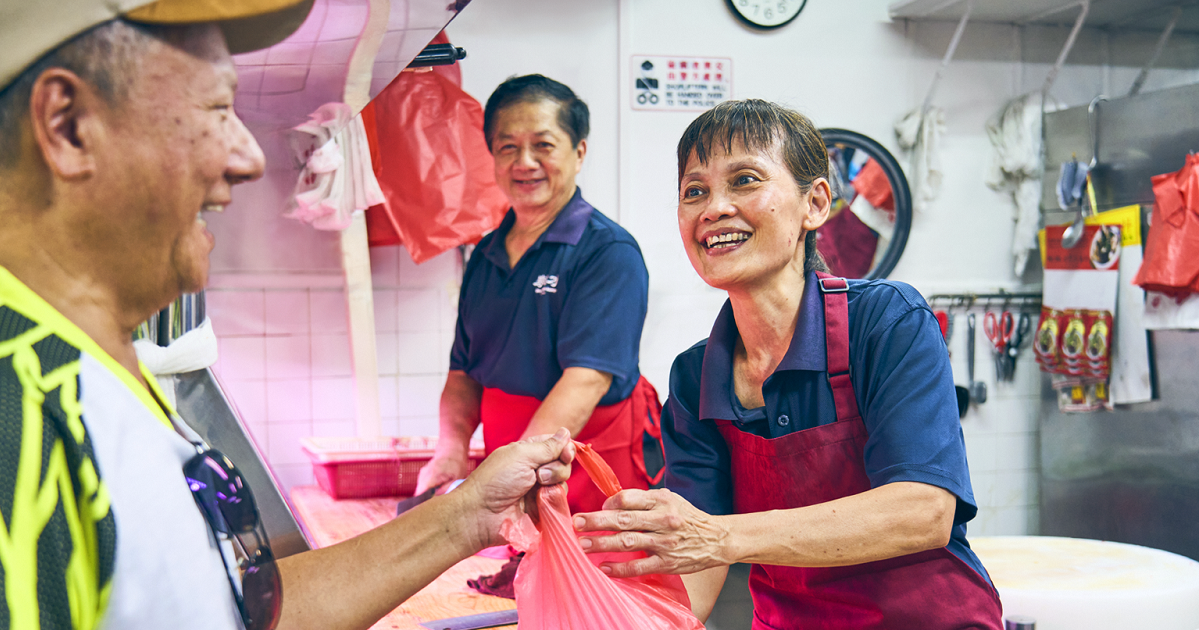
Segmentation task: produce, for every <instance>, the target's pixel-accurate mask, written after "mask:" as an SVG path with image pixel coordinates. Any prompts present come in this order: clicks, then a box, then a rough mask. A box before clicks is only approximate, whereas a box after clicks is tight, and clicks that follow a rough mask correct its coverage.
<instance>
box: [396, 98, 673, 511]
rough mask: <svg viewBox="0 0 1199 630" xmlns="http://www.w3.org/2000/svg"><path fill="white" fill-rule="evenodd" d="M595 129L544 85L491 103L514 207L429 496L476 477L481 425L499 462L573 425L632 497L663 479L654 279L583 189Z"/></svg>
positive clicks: (425, 482) (584, 499) (455, 353)
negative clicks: (655, 446)
mask: <svg viewBox="0 0 1199 630" xmlns="http://www.w3.org/2000/svg"><path fill="white" fill-rule="evenodd" d="M588 126H589V124H588V112H587V105H586V104H584V103H583V102H582V101H581V100H579V98H578V97H577V96H576V95H575V94H574V92H573V91H571V89H570V88H568V87H567V86H565V85H562V84H561V83H558V82H557V81H554V80H552V79H548V78H546V77H543V76H540V75H528V76H522V77H513V78H511V79H508V80H507V81H505V82H504V83H502V84H501V85H500V86H499V87H498V88H496V90H495V92H494V93H493V94H492V95H491V98H489V99H488V101H487V107H486V109H485V110H484V115H483V131H484V134H485V135H486V139H487V144H488V148H489V149H490V150H491V153H492V155H493V157H494V158H495V176H496V183H497V184H498V185H499V187H500V189H501V190H502V191H503V192H504V194H505V195H507V197H508V200H509V201H510V202H511V203H512V207H511V209H510V210H509V211H508V212H507V214H506V215H505V217H504V220H503V222H502V223H501V224H500V225H499V227H498V228H496V230H495V231H493V232H492V233H490V234H488V235H487V236H485V237H483V239H482V240H481V241H480V242H479V244H478V246H477V247H476V248H475V250H474V253H473V254H472V255H471V258H470V260H469V262H468V263H467V265H466V269H465V271H464V273H463V280H462V289H461V293H460V296H459V300H458V325H457V329H456V331H455V336H454V346H453V349H452V351H451V353H450V371H449V375H448V377H447V378H446V384H445V389H444V390H443V392H442V395H441V406H440V411H441V414H440V416H441V417H440V440H439V442H438V445H437V451H436V453H435V455H434V457H433V459H432V460H431V461H430V462H429V464H428V465H426V466H425V467H424V469H422V470H421V473H420V477H419V479H418V483H417V488H416V492H417V493H418V494H419V493H421V492H423V491H424V490H425V489H427V488H431V487H434V486H438V485H440V484H443V483H445V482H448V481H452V480H454V479H459V478H461V477H464V476H466V473H467V470H468V460H467V453H468V446H467V444H468V442H469V440H470V437H471V435H472V434H473V433H474V431H475V429H476V428H477V427H478V426H479V424H480V423H482V425H483V439H484V442H485V445H486V449H487V453H488V454H490V453H491V452H492V451H494V450H495V449H497V448H499V447H501V446H503V445H505V444H508V443H511V442H514V441H517V440H519V439H521V438H522V437H527V436H532V435H539V434H546V433H554V432H555V431H556V430H557V429H558V428H560V427H566V428H567V429H569V430H570V432H571V435H572V436H573V437H574V438H575V439H577V440H580V441H582V442H586V443H590V444H591V445H592V447H593V448H595V450H596V451H597V452H599V453H600V454H601V455H603V456H604V458H605V459H607V461H608V462H610V463H611V464H612V467H613V469H614V470H615V471H616V474H617V477H618V478H619V479H620V482H621V484H622V485H623V487H626V488H647V487H649V484H651V483H654V482H656V481H657V478H651V476H650V475H649V474H647V472H646V469H645V462H644V458H643V452H642V448H643V439H644V436H645V434H646V433H649V434H650V435H651V436H654V437H657V435H658V428H657V422H658V417H659V412H660V409H661V406H660V404H659V402H658V395H657V393H656V392H655V391H654V388H653V387H652V386H651V385H650V384H649V382H648V381H646V380H645V379H644V378H642V377H641V374H640V372H639V370H638V365H637V363H638V347H639V345H640V341H641V328H642V325H643V324H644V323H645V312H646V308H647V304H648V290H649V274H648V272H647V271H646V268H645V261H644V260H642V257H641V250H640V249H639V247H638V246H637V242H636V241H635V240H634V239H633V237H632V236H631V235H629V233H628V232H627V231H625V230H624V229H623V228H621V227H620V226H619V225H617V224H616V223H615V222H614V221H612V220H611V219H609V218H607V217H605V216H604V215H603V214H602V213H600V212H599V211H598V210H596V209H595V208H594V207H592V206H591V204H589V203H587V201H586V200H585V199H584V198H583V195H582V192H581V191H580V190H579V187H578V186H577V185H576V184H575V177H576V175H578V173H579V171H580V169H581V168H582V165H583V159H584V157H585V156H586V153H587V132H588ZM659 474H660V473H659ZM584 477H585V473H584V472H583V471H582V468H580V467H578V466H576V467H575V474H574V476H572V478H571V481H570V490H569V495H568V498H569V502H570V506H571V509H572V510H575V511H582V510H596V509H599V508H600V506H601V505H602V504H603V501H604V498H605V497H604V495H603V494H602V493H600V492H599V490H598V489H597V488H596V487H595V486H594V484H592V483H590V481H588V480H587V479H586V478H584Z"/></svg>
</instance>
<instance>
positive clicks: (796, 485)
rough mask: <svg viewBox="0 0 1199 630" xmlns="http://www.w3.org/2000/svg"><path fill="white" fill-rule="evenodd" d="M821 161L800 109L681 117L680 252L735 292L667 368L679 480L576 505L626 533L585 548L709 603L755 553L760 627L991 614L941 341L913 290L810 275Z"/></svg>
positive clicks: (665, 424)
mask: <svg viewBox="0 0 1199 630" xmlns="http://www.w3.org/2000/svg"><path fill="white" fill-rule="evenodd" d="M827 158H828V154H827V153H826V151H825V147H824V142H823V140H822V139H821V137H820V134H819V132H818V131H817V130H816V129H815V127H813V125H812V124H811V122H810V121H809V120H808V119H807V118H805V117H803V116H802V115H800V114H797V113H795V112H793V111H790V110H787V109H784V108H782V107H779V106H777V105H774V104H771V103H766V102H763V101H738V102H728V103H724V104H721V105H719V106H717V107H716V108H714V109H712V110H709V111H708V112H705V113H704V114H702V115H701V116H700V117H699V118H698V119H697V120H696V121H695V122H693V123H692V124H691V126H690V127H689V128H688V130H687V131H686V132H685V133H684V136H683V139H682V140H681V141H680V143H679V211H678V214H679V228H680V232H681V235H682V238H683V244H684V248H685V249H686V250H687V253H688V256H689V258H690V259H691V263H692V266H694V267H695V269H696V271H697V272H698V273H699V274H700V276H701V277H702V278H703V279H704V281H705V282H707V283H708V284H710V285H712V286H714V287H716V288H719V289H722V290H725V291H727V292H728V294H729V301H728V302H727V303H726V304H725V307H724V309H723V310H722V311H721V313H720V315H719V317H718V318H717V321H716V323H715V325H714V326H713V328H712V334H711V336H710V337H709V338H708V339H707V340H706V341H705V342H701V343H700V344H697V345H696V346H694V347H692V348H691V349H689V350H688V351H687V352H684V353H683V354H681V355H679V357H678V359H676V361H675V364H674V367H673V368H672V371H671V383H670V390H671V391H670V400H669V401H668V402H667V406H666V409H665V410H664V412H663V416H662V433H663V441H664V442H665V444H666V447H667V450H666V452H667V466H668V471H667V475H666V484H667V487H668V488H670V489H671V490H673V492H672V491H671V490H655V491H650V492H644V491H626V492H623V493H621V494H619V495H617V496H616V497H614V498H613V499H611V500H610V501H609V502H608V504H607V508H608V510H607V511H603V512H597V513H591V514H584V515H579V516H577V517H576V527H577V528H578V529H579V530H580V531H620V530H623V533H619V534H617V535H613V536H604V537H598V538H594V539H588V538H584V539H582V540H583V542H582V543H581V544H582V545H583V547H584V548H586V549H588V550H589V551H613V550H618V549H621V550H625V549H640V550H644V551H646V552H648V553H649V557H648V558H645V559H641V560H636V561H633V562H629V563H625V564H615V565H610V566H607V571H608V572H609V573H610V574H612V575H616V576H627V575H638V574H643V573H657V572H665V573H681V574H684V581H685V582H686V583H687V586H688V590H689V592H690V594H691V597H692V607H693V609H694V610H695V611H696V613H697V615H698V616H700V618H706V616H707V615H708V613H709V612H710V611H711V606H712V603H713V601H714V600H715V597H716V595H717V593H719V591H720V587H721V585H722V584H723V582H724V578H725V575H726V573H727V567H728V565H729V564H732V563H734V562H748V563H752V564H753V565H754V566H753V568H752V570H751V574H750V591H751V593H752V595H753V599H754V622H753V628H755V629H757V630H773V629H790V628H795V629H799V628H803V629H805V630H812V629H825V628H827V629H830V630H831V629H834V628H835V629H864V628H878V629H883V628H885V629H913V630H916V629H919V630H949V629H965V628H981V629H988V630H989V629H997V628H1000V627H1001V608H1000V603H999V598H998V595H997V593H996V591H995V589H994V587H993V586H992V585H991V583H990V580H989V578H988V577H987V575H986V571H985V570H984V569H983V567H982V564H981V563H980V562H979V561H978V558H977V557H976V556H975V555H974V554H973V552H971V551H970V549H969V545H968V544H967V543H966V538H965V533H966V532H965V523H966V521H968V520H970V519H971V518H973V516H974V514H975V512H976V511H977V507H976V506H975V505H974V498H973V493H972V491H971V489H970V480H969V471H968V469H967V466H966V458H965V445H964V443H963V439H962V434H961V428H960V425H959V423H958V418H957V413H956V402H955V396H954V390H953V382H952V374H951V372H950V369H949V363H948V356H947V353H946V352H945V346H944V341H943V340H942V338H941V337H940V335H939V329H938V327H937V324H936V321H935V318H933V316H932V313H931V311H929V309H928V306H927V304H925V303H924V301H923V299H922V298H921V297H920V295H919V294H918V293H916V291H914V290H913V289H911V287H908V286H907V285H903V284H901V283H895V282H886V281H874V282H858V281H854V282H847V281H846V280H844V279H842V278H836V277H833V276H830V275H828V274H827V273H823V272H824V271H826V269H825V267H824V263H823V261H822V260H821V259H820V257H819V254H818V253H817V252H816V247H815V232H814V230H815V229H816V228H818V227H820V226H821V225H822V224H823V223H824V221H825V220H826V219H827V218H828V215H829V208H830V205H831V193H830V190H829V185H828V182H827V181H826V180H825V177H826V175H827V173H828V161H827ZM676 493H677V494H676Z"/></svg>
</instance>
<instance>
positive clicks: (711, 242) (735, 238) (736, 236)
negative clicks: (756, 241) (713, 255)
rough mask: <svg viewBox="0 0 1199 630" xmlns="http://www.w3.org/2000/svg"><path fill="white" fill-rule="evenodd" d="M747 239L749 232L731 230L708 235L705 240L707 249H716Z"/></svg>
mask: <svg viewBox="0 0 1199 630" xmlns="http://www.w3.org/2000/svg"><path fill="white" fill-rule="evenodd" d="M748 239H749V234H746V233H745V232H732V233H729V234H720V235H717V236H709V237H708V240H707V241H706V243H705V244H706V245H707V247H708V249H717V248H720V247H732V246H733V245H735V244H737V243H739V242H741V241H744V240H748Z"/></svg>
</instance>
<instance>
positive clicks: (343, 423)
mask: <svg viewBox="0 0 1199 630" xmlns="http://www.w3.org/2000/svg"><path fill="white" fill-rule="evenodd" d="M355 430H356V427H355V424H354V421H353V420H316V421H313V423H312V435H314V436H316V437H351V436H353V435H354V432H355Z"/></svg>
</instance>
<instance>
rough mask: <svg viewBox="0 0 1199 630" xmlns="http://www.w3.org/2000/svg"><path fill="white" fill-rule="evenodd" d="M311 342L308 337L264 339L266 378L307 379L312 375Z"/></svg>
mask: <svg viewBox="0 0 1199 630" xmlns="http://www.w3.org/2000/svg"><path fill="white" fill-rule="evenodd" d="M311 360H312V352H311V342H310V340H309V337H308V335H295V336H288V337H267V338H266V377H267V379H268V380H277V379H297V378H302V379H307V378H309V377H310V376H311V375H312V366H311V363H310V362H311Z"/></svg>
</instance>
